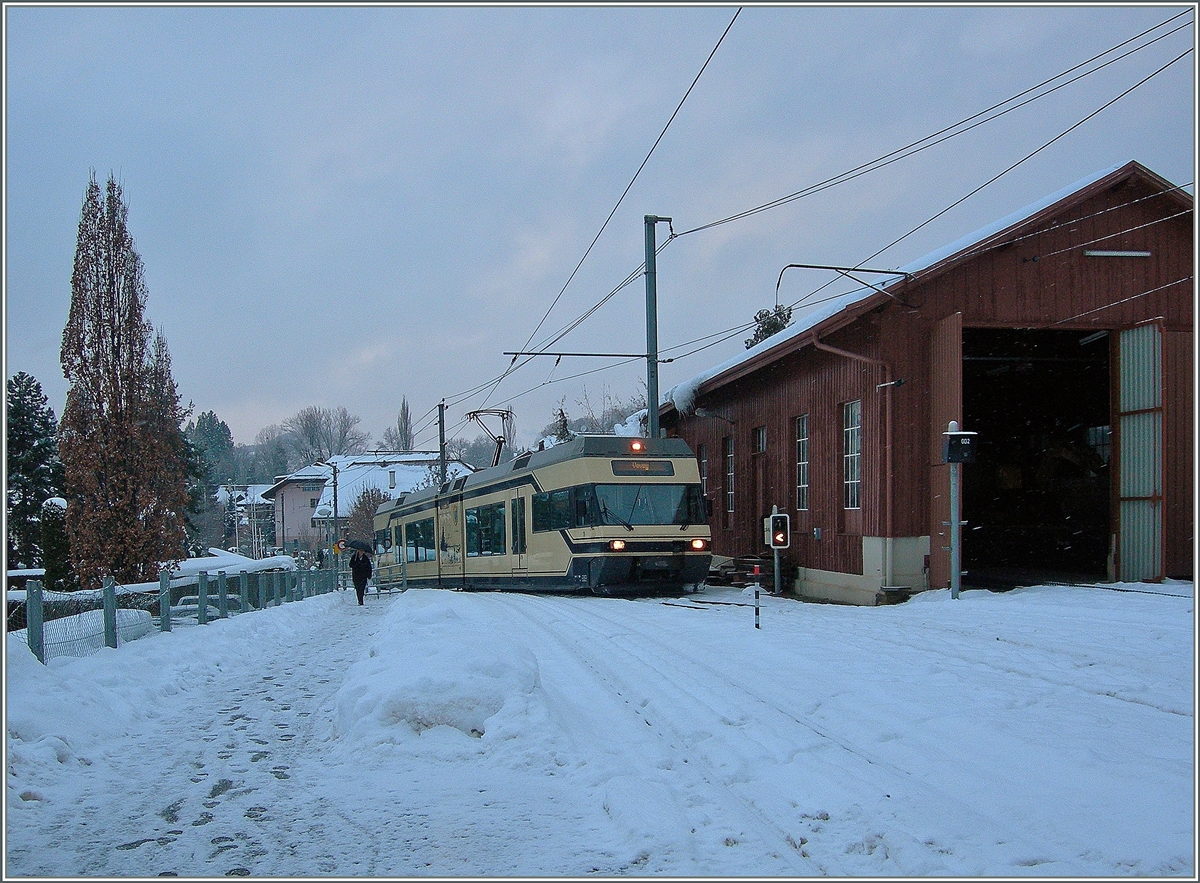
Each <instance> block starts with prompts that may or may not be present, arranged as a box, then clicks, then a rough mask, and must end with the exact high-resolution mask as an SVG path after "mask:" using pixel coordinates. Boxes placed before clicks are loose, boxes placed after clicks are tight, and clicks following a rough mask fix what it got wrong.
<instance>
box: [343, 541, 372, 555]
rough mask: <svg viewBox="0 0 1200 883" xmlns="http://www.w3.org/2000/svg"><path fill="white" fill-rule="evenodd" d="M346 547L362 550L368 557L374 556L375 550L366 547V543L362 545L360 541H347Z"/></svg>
mask: <svg viewBox="0 0 1200 883" xmlns="http://www.w3.org/2000/svg"><path fill="white" fill-rule="evenodd" d="M346 547H347V548H349V549H362V550H363V551H364V552H366V553H367V554H368V555H374V554H375V550H374V549H372V548H371V547H370V546H369V545H367V544H366V543H364V542H363V541H362V540H347V541H346Z"/></svg>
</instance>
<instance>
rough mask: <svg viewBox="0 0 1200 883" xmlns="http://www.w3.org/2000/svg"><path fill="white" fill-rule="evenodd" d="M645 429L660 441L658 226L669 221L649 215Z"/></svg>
mask: <svg viewBox="0 0 1200 883" xmlns="http://www.w3.org/2000/svg"><path fill="white" fill-rule="evenodd" d="M644 220H645V224H646V426H647V433H646V434H647V435H648V436H649V437H650V438H658V278H657V277H658V268H657V260H656V258H657V256H656V251H657V248H656V243H655V235H654V234H655V227H654V225H655V224H657V223H658V222H659V221H667V222H670V220H671V219H670V218H660V217H658V216H657V215H646V216H645V219H644Z"/></svg>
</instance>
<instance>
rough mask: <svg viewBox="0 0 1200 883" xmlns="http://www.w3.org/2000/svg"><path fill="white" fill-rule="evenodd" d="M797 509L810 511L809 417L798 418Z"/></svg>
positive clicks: (802, 415) (803, 415) (804, 415)
mask: <svg viewBox="0 0 1200 883" xmlns="http://www.w3.org/2000/svg"><path fill="white" fill-rule="evenodd" d="M796 508H797V509H799V510H801V511H803V510H806V509H808V415H807V414H801V415H800V416H799V417H797V418H796Z"/></svg>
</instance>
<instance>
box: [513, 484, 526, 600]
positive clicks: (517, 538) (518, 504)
mask: <svg viewBox="0 0 1200 883" xmlns="http://www.w3.org/2000/svg"><path fill="white" fill-rule="evenodd" d="M511 509H512V515H511V516H510V523H509V527H510V535H511V537H512V548H511V549H510V551H511V552H512V562H513V565H512V572H513V576H514V577H518V578H522V577H525V576H527V575H528V574H529V544H528V542H527V541H526V533H525V532H526V521H525V518H526V516H525V497H522V496H521V492H520V491H519V490H518V491H513V498H512V506H511Z"/></svg>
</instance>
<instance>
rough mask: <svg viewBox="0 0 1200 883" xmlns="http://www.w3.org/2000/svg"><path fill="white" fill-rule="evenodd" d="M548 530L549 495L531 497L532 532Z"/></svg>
mask: <svg viewBox="0 0 1200 883" xmlns="http://www.w3.org/2000/svg"><path fill="white" fill-rule="evenodd" d="M549 529H550V495H549V494H534V495H533V532H534V533H540V532H541V531H544V530H549Z"/></svg>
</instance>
